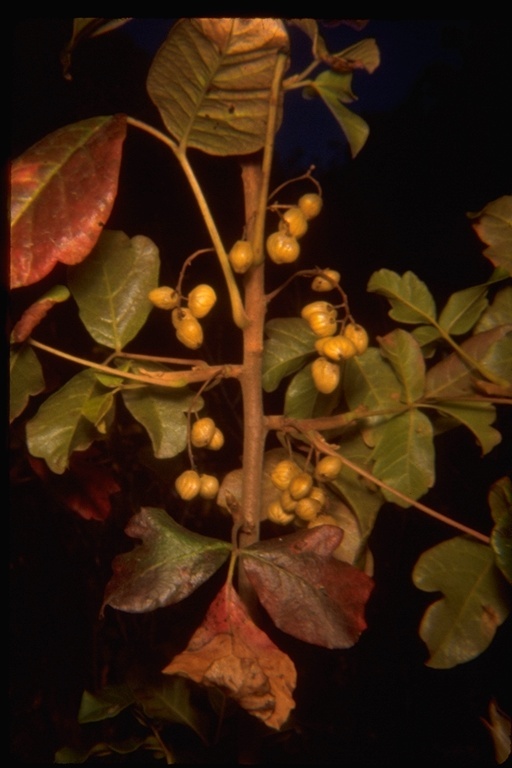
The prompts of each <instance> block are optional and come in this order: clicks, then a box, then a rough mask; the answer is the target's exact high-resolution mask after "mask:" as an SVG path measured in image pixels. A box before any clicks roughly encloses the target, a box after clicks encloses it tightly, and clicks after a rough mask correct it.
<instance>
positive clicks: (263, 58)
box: [147, 18, 288, 155]
mask: <svg viewBox="0 0 512 768" xmlns="http://www.w3.org/2000/svg"><path fill="white" fill-rule="evenodd" d="M287 49H288V35H287V33H286V30H285V28H284V25H283V23H282V22H281V21H280V20H279V19H272V18H257V19H253V18H210V19H192V18H189V19H187V18H185V19H180V20H179V21H178V22H177V23H176V24H174V26H173V27H172V29H171V32H170V34H169V36H168V38H167V40H166V41H165V43H164V44H163V45H162V47H161V48H160V50H159V51H158V53H157V54H156V56H155V58H154V59H153V63H152V65H151V68H150V71H149V75H148V80H147V89H148V93H149V95H150V97H151V99H152V100H153V102H154V103H155V104H156V106H157V107H158V109H159V111H160V114H161V116H162V120H163V121H164V123H165V126H166V128H167V130H168V131H169V133H170V134H171V135H172V136H173V137H174V138H175V139H176V140H177V142H178V143H179V144H180V145H181V147H182V148H185V147H195V148H196V149H201V150H203V151H204V152H208V153H209V154H213V155H239V154H240V155H241V154H247V153H249V152H257V151H258V150H259V149H261V148H262V147H263V145H264V143H265V132H266V126H267V117H268V111H269V98H270V88H271V84H272V79H273V76H274V67H275V63H276V59H277V55H278V54H279V53H280V52H282V51H286V50H287Z"/></svg>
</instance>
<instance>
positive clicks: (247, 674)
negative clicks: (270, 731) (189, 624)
mask: <svg viewBox="0 0 512 768" xmlns="http://www.w3.org/2000/svg"><path fill="white" fill-rule="evenodd" d="M162 671H163V672H164V673H165V674H167V675H181V676H183V677H188V678H190V679H191V680H194V681H195V682H197V683H201V684H202V685H207V686H213V687H216V688H220V689H221V690H222V691H223V692H224V693H225V694H227V695H228V696H230V697H231V698H233V699H235V701H237V702H238V704H240V706H241V707H242V708H243V709H245V710H246V711H247V712H249V714H251V715H254V717H257V718H259V719H260V720H262V721H263V722H264V723H265V725H268V726H269V727H270V728H275V729H279V728H281V726H282V725H283V724H284V723H285V722H286V720H287V719H288V716H289V714H290V711H291V710H292V709H293V708H294V706H295V703H294V700H293V698H292V694H293V691H294V689H295V684H296V677H297V676H296V671H295V667H294V665H293V662H292V661H291V659H290V658H289V657H288V656H287V655H286V654H285V653H283V652H282V651H280V650H279V648H277V647H276V646H275V645H274V643H273V642H272V641H271V640H270V638H269V637H267V635H266V634H265V633H264V632H262V631H261V630H260V629H258V627H257V626H256V625H255V624H253V622H252V621H251V619H250V618H249V616H248V614H247V612H246V610H245V607H244V605H243V603H242V602H241V600H240V598H239V597H238V595H237V593H236V592H235V590H234V589H233V587H232V586H231V585H228V584H226V585H224V587H223V588H222V589H221V591H220V592H219V594H218V595H217V597H216V598H215V600H214V601H213V602H212V604H211V605H210V608H209V609H208V613H207V614H206V616H205V619H204V621H203V623H202V624H201V626H200V627H199V628H198V629H197V630H196V632H195V633H194V634H193V636H192V638H191V640H190V642H189V644H188V646H187V648H186V649H185V650H184V651H183V653H180V654H178V656H176V657H175V658H174V659H173V660H172V661H171V663H170V664H168V665H167V667H165V669H163V670H162Z"/></svg>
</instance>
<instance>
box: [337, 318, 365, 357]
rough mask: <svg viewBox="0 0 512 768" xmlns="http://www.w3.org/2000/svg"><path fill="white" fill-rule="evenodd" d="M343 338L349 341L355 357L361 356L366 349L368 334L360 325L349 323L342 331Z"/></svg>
mask: <svg viewBox="0 0 512 768" xmlns="http://www.w3.org/2000/svg"><path fill="white" fill-rule="evenodd" d="M343 335H344V336H345V338H347V339H350V341H351V342H352V344H353V345H354V347H355V349H356V354H357V355H362V354H363V353H364V352H366V350H367V349H368V334H367V333H366V331H365V329H364V328H363V326H362V325H357V324H356V323H349V324H348V325H346V326H345V328H344V330H343Z"/></svg>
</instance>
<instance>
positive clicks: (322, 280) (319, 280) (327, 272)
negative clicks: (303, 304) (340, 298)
mask: <svg viewBox="0 0 512 768" xmlns="http://www.w3.org/2000/svg"><path fill="white" fill-rule="evenodd" d="M322 271H323V273H324V274H323V275H317V276H316V277H315V278H314V279H313V282H312V283H311V288H312V290H313V291H318V292H319V293H322V292H327V291H332V290H333V289H334V288H336V286H337V285H338V283H339V282H340V278H341V275H340V273H339V272H336V270H335V269H324V270H322ZM327 278H329V279H327Z"/></svg>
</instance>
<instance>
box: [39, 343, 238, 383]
mask: <svg viewBox="0 0 512 768" xmlns="http://www.w3.org/2000/svg"><path fill="white" fill-rule="evenodd" d="M28 343H29V344H31V346H33V347H36V348H37V349H42V350H43V351H44V352H49V353H50V354H51V355H56V356H57V357H62V358H63V359H64V360H69V361H70V362H72V363H77V364H78V365H82V366H83V367H84V368H92V369H93V370H95V371H100V372H101V373H107V374H109V376H116V377H117V378H120V379H130V381H138V382H140V383H141V384H153V385H154V386H156V387H168V388H172V389H177V388H179V387H186V386H187V384H194V383H197V382H199V381H208V380H209V379H211V378H212V377H214V376H223V377H224V378H235V379H237V378H239V377H240V374H241V372H242V367H241V366H240V365H211V366H210V365H208V366H204V365H202V366H201V367H198V368H192V369H191V370H190V371H155V372H154V373H153V372H151V375H148V374H149V372H145V373H130V371H122V370H120V369H118V368H111V367H110V366H108V365H102V364H101V363H94V362H93V361H92V360H85V359H84V358H82V357H76V355H70V354H68V353H67V352H62V351H61V350H60V349H55V348H54V347H49V346H47V345H46V344H42V343H41V342H40V341H36V340H35V339H28ZM116 354H118V353H116Z"/></svg>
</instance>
